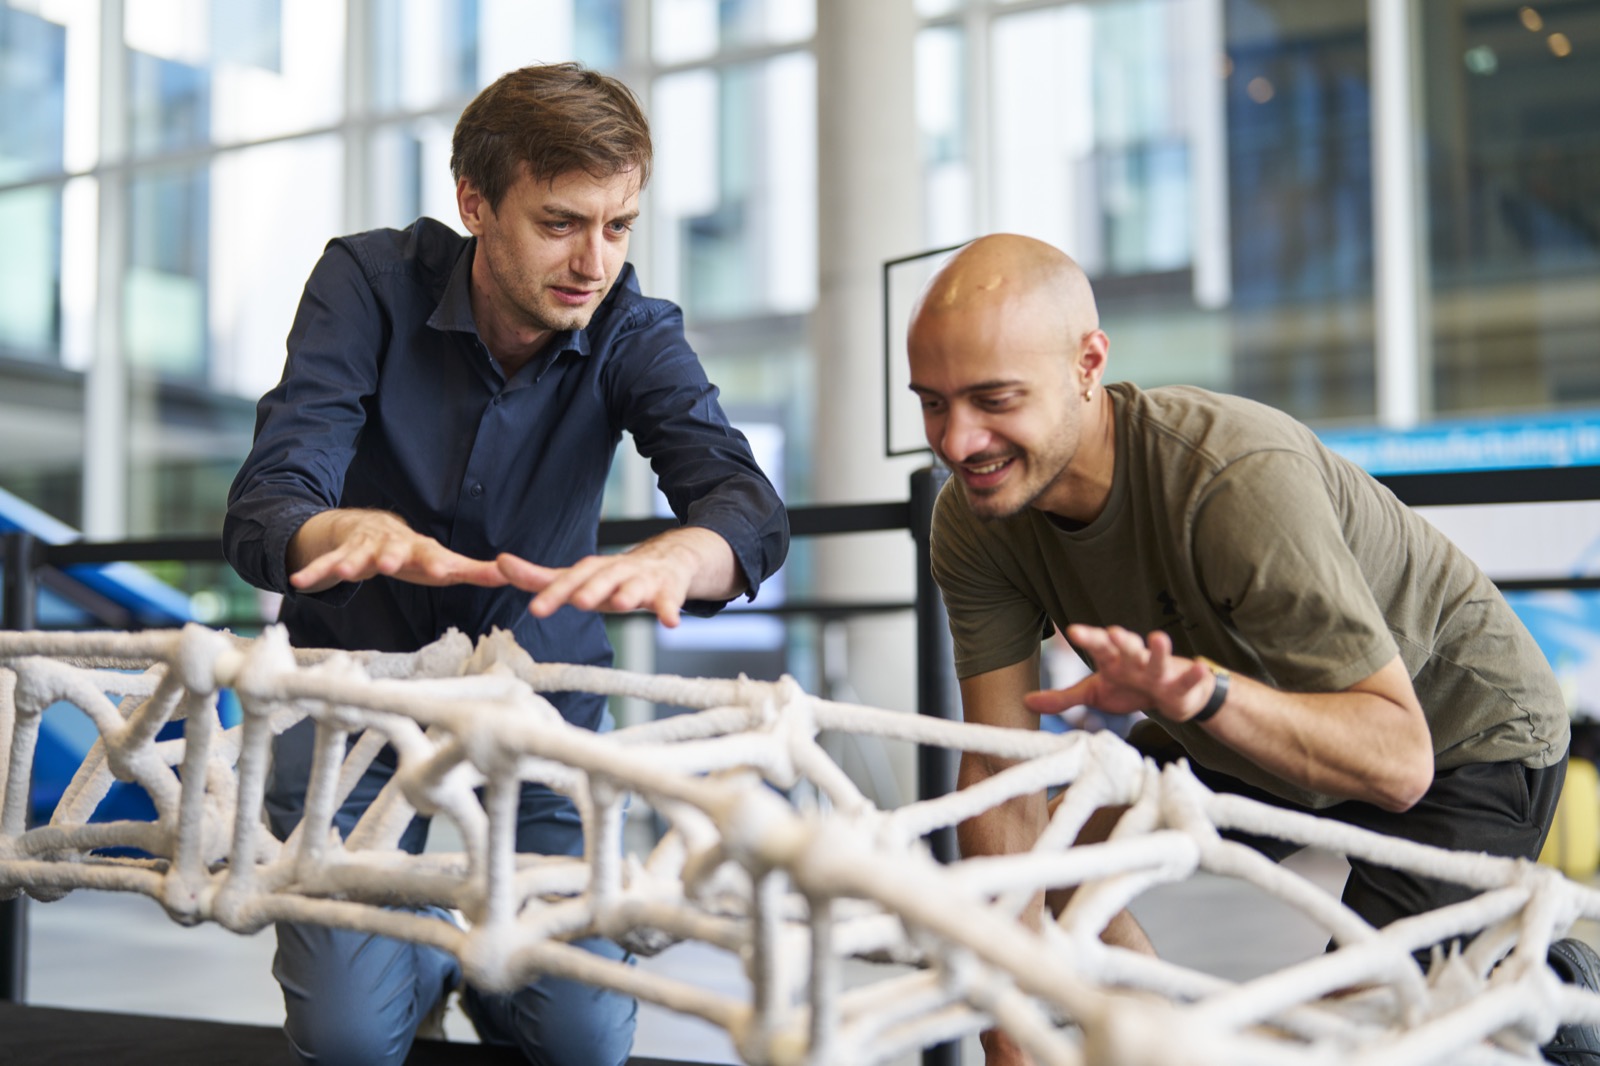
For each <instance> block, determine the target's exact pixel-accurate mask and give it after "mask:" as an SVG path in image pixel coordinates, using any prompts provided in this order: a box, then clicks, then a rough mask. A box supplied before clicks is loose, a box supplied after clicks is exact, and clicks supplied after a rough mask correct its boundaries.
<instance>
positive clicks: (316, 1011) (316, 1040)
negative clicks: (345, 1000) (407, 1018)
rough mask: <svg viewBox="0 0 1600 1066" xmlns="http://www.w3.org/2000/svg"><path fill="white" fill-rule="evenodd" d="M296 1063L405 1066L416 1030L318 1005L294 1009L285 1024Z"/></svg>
mask: <svg viewBox="0 0 1600 1066" xmlns="http://www.w3.org/2000/svg"><path fill="white" fill-rule="evenodd" d="M283 1032H284V1035H286V1036H287V1037H288V1038H289V1046H290V1049H291V1050H292V1051H293V1052H294V1056H295V1059H296V1061H298V1062H301V1063H305V1064H307V1066H312V1064H317V1066H343V1064H345V1063H362V1064H371V1066H401V1064H402V1063H404V1062H405V1060H406V1056H407V1055H408V1054H409V1053H410V1051H411V1042H412V1038H413V1035H414V1030H413V1029H400V1030H396V1028H395V1027H394V1026H388V1025H384V1024H382V1022H381V1021H379V1019H378V1018H376V1017H374V1016H373V1015H371V1014H366V1015H363V1014H362V1013H360V1012H357V1011H346V1010H339V1009H333V1010H330V1009H328V1008H327V1007H326V1006H323V1005H321V1004H318V1005H316V1006H303V1007H302V1008H301V1009H299V1010H295V1009H293V1008H291V1009H290V1010H289V1012H288V1017H287V1019H286V1020H285V1021H284V1023H283Z"/></svg>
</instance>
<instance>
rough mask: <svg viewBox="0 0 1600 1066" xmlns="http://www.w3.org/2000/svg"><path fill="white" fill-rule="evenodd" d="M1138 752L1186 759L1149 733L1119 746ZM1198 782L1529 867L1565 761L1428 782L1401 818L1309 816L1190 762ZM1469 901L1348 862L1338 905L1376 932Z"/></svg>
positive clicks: (1351, 807) (1355, 806) (1445, 886)
mask: <svg viewBox="0 0 1600 1066" xmlns="http://www.w3.org/2000/svg"><path fill="white" fill-rule="evenodd" d="M1129 740H1130V742H1131V743H1132V744H1133V745H1134V747H1136V748H1138V749H1139V750H1140V751H1141V752H1142V753H1144V754H1145V755H1147V756H1149V757H1150V758H1153V759H1155V760H1156V762H1157V763H1159V764H1161V765H1166V764H1167V763H1170V762H1172V761H1173V760H1175V759H1179V758H1187V757H1188V756H1187V753H1186V752H1185V751H1184V749H1183V746H1182V745H1181V744H1179V743H1178V742H1177V741H1176V740H1174V739H1173V738H1172V737H1171V736H1169V735H1168V734H1167V733H1166V732H1165V731H1164V730H1162V729H1159V728H1149V726H1148V725H1147V726H1146V727H1145V728H1141V729H1136V730H1134V733H1133V735H1132V736H1131V737H1130V738H1129ZM1190 767H1191V768H1192V769H1193V771H1194V775H1195V776H1196V777H1197V778H1199V779H1200V781H1201V783H1202V784H1204V785H1205V786H1206V787H1207V788H1209V789H1211V790H1212V791H1214V792H1227V793H1232V794H1234V795H1238V796H1245V797H1247V798H1249V799H1254V800H1260V801H1261V802H1262V803H1269V804H1272V805H1273V806H1275V807H1281V808H1284V809H1285V810H1292V811H1305V812H1306V813H1309V814H1314V815H1317V816H1319V817H1322V818H1332V819H1335V820H1337V821H1340V822H1345V823H1346V824H1349V825H1354V826H1359V827H1361V828H1363V829H1371V830H1373V831H1374V832H1378V833H1384V834H1386V835H1388V836H1393V837H1400V838H1401V839H1404V840H1413V841H1416V842H1417V843H1419V844H1432V845H1435V846H1437V847H1441V848H1449V849H1451V850H1453V851H1482V852H1487V853H1488V854H1490V855H1499V856H1503V857H1505V858H1511V859H1537V858H1538V857H1539V852H1540V850H1541V849H1542V848H1543V847H1544V841H1545V837H1546V836H1548V835H1549V833H1550V823H1551V821H1552V820H1553V819H1554V818H1555V811H1556V802H1557V801H1558V800H1559V799H1560V798H1561V786H1562V784H1563V783H1564V782H1565V781H1566V778H1567V758H1566V756H1565V755H1563V756H1562V757H1561V760H1560V761H1559V762H1557V763H1555V764H1554V765H1552V766H1546V767H1543V768H1540V769H1531V768H1529V767H1526V766H1523V765H1522V764H1521V763H1515V762H1503V763H1468V764H1467V765H1465V766H1458V767H1456V768H1454V769H1451V770H1441V771H1439V772H1438V773H1437V774H1435V775H1434V778H1433V787H1432V788H1430V789H1428V791H1427V792H1426V793H1425V794H1424V795H1423V797H1422V799H1420V800H1418V801H1417V803H1416V805H1415V806H1413V807H1412V808H1411V809H1410V810H1406V811H1400V812H1395V811H1386V810H1384V809H1383V808H1382V807H1376V806H1374V805H1372V804H1370V803H1362V802H1360V801H1358V800H1348V801H1346V802H1344V803H1338V804H1335V805H1333V806H1332V807H1324V808H1322V809H1320V810H1312V809H1310V808H1306V807H1302V806H1300V805H1298V804H1295V803H1290V802H1289V801H1288V800H1284V799H1281V798H1279V797H1277V796H1274V795H1273V794H1272V793H1270V792H1267V791H1265V790H1264V789H1260V788H1256V787H1255V786H1254V785H1249V784H1246V783H1245V782H1243V781H1240V780H1239V779H1238V778H1235V777H1230V776H1229V775H1227V774H1223V773H1218V772H1217V771H1215V770H1209V769H1207V768H1206V767H1203V766H1201V765H1199V764H1198V763H1196V762H1195V761H1194V760H1193V759H1190ZM1223 835H1224V836H1225V837H1227V838H1228V839H1230V840H1237V841H1239V842H1240V843H1243V844H1248V845H1249V846H1250V847H1252V848H1254V849H1256V850H1257V851H1259V852H1261V853H1262V854H1263V855H1266V856H1267V857H1268V858H1270V859H1273V860H1274V861H1279V862H1281V861H1282V860H1284V859H1286V858H1288V857H1289V856H1290V855H1293V854H1294V853H1295V852H1297V851H1299V850H1300V847H1301V845H1299V844H1295V843H1292V842H1290V841H1285V840H1277V839H1274V838H1271V837H1258V836H1255V835H1253V834H1249V833H1238V832H1233V831H1229V832H1226V833H1224V834H1223ZM1477 894H1478V890H1477V889H1474V888H1470V887H1468V886H1466V885H1460V884H1456V883H1455V882H1452V881H1440V880H1437V879H1435V878H1431V877H1419V876H1418V875H1416V874H1413V873H1410V872H1409V871H1406V870H1396V869H1393V868H1391V867H1388V866H1378V865H1374V864H1372V863H1367V862H1363V861H1361V860H1359V859H1351V861H1350V877H1349V879H1348V880H1347V881H1346V882H1345V886H1344V894H1343V896H1342V899H1343V901H1344V903H1345V905H1346V906H1348V907H1349V908H1350V909H1351V910H1353V911H1355V912H1356V913H1357V914H1359V915H1361V917H1363V918H1365V919H1366V920H1367V921H1368V922H1371V923H1372V924H1373V925H1374V926H1376V927H1379V928H1381V927H1383V926H1385V925H1388V924H1389V923H1390V922H1392V921H1394V920H1395V919H1397V918H1406V917H1409V916H1411V915H1414V914H1421V913H1424V912H1426V911H1431V910H1437V909H1438V908H1440V907H1444V906H1447V905H1449V904H1451V903H1459V902H1461V901H1462V900H1465V899H1470V898H1472V897H1473V896H1475V895H1477Z"/></svg>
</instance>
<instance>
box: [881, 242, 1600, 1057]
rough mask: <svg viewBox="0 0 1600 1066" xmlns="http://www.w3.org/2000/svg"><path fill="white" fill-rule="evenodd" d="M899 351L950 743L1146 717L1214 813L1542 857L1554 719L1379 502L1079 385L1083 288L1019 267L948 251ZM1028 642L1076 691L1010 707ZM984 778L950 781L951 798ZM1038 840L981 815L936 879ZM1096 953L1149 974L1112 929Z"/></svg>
mask: <svg viewBox="0 0 1600 1066" xmlns="http://www.w3.org/2000/svg"><path fill="white" fill-rule="evenodd" d="M907 340H908V350H909V354H910V361H911V388H912V391H914V392H915V393H916V394H917V396H918V397H920V399H921V401H922V410H923V420H924V428H925V430H926V432H927V437H928V443H929V445H930V446H931V447H932V448H933V450H934V452H935V454H936V455H938V457H939V458H940V460H942V461H943V462H944V463H945V464H946V465H947V466H948V467H949V468H950V470H951V472H952V474H953V476H952V477H951V479H950V481H949V483H948V484H947V485H946V487H945V489H944V491H943V492H942V493H941V494H940V497H939V500H938V503H937V506H936V509H935V513H934V523H933V569H934V575H935V577H936V578H937V579H938V582H939V585H940V587H941V589H942V590H943V592H944V596H945V601H946V605H947V607H948V610H949V616H950V629H951V633H952V635H953V637H954V644H955V657H956V672H957V676H958V677H959V678H960V684H961V698H962V703H963V707H964V710H965V714H966V718H967V720H968V721H970V722H981V723H985V724H988V725H1001V726H1012V727H1016V728H1025V729H1033V728H1037V726H1038V720H1039V719H1038V716H1039V714H1044V713H1053V712H1058V711H1063V710H1066V709H1068V708H1070V707H1075V706H1081V705H1088V706H1092V707H1094V708H1097V709H1098V710H1100V711H1102V712H1107V713H1110V714H1116V715H1125V714H1133V713H1134V712H1137V711H1142V712H1145V713H1146V714H1147V715H1148V716H1149V717H1148V719H1147V720H1146V721H1144V722H1141V723H1140V724H1139V725H1138V726H1136V727H1135V729H1134V730H1133V733H1132V734H1131V738H1132V739H1133V740H1134V742H1135V744H1136V745H1137V746H1139V747H1141V749H1142V750H1145V751H1146V752H1147V753H1149V754H1152V755H1154V756H1156V757H1157V758H1158V759H1161V760H1163V761H1167V760H1170V759H1173V758H1178V757H1186V758H1188V759H1190V761H1191V763H1192V765H1193V766H1194V768H1195V771H1196V773H1197V774H1198V775H1199V776H1200V778H1201V780H1203V781H1204V782H1205V783H1206V784H1207V785H1208V786H1210V787H1211V788H1213V789H1215V790H1218V791H1227V792H1234V793H1240V794H1243V795H1248V796H1252V797H1255V798H1258V799H1262V800H1265V801H1267V802H1271V803H1275V804H1277V805H1279V806H1283V807H1288V808H1293V809H1299V810H1307V811H1314V812H1316V813H1318V814H1320V815H1323V816H1325V817H1330V818H1336V819H1339V820H1341V821H1344V822H1348V823H1350V824H1352V825H1358V826H1362V827H1365V828H1369V829H1373V830H1376V831H1378V832H1383V833H1388V834H1391V835H1394V836H1400V837H1405V838H1407V839H1411V840H1417V841H1421V842H1424V843H1428V844H1436V845H1439V846H1442V847H1448V848H1455V849H1464V850H1471V851H1486V852H1490V853H1492V854H1496V855H1505V856H1514V857H1524V858H1529V859H1532V858H1536V857H1537V856H1538V854H1539V851H1540V848H1541V847H1542V845H1543V843H1544V839H1545V836H1546V834H1547V832H1548V830H1549V825H1550V821H1551V818H1552V816H1553V814H1554V811H1555V806H1556V801H1557V799H1558V798H1559V796H1560V792H1561V785H1562V781H1563V779H1564V778H1565V775H1566V765H1567V763H1566V760H1567V745H1568V716H1567V711H1566V707H1565V702H1564V700H1563V698H1562V695H1561V692H1560V690H1559V688H1558V686H1557V683H1556V680H1555V678H1554V676H1553V675H1552V674H1551V671H1550V667H1549V665H1548V664H1547V663H1546V662H1545V660H1544V657H1543V655H1542V654H1541V652H1540V651H1539V648H1538V646H1537V645H1536V644H1535V643H1534V641H1533V639H1532V637H1531V636H1529V634H1528V632H1527V630H1526V629H1525V628H1524V627H1523V626H1522V624H1521V623H1520V621H1519V620H1518V619H1517V617H1516V615H1515V614H1514V613H1513V612H1512V611H1511V609H1510V607H1508V606H1507V604H1506V602H1505V600H1504V599H1503V598H1502V597H1501V595H1500V593H1499V592H1498V591H1497V590H1496V589H1495V587H1494V585H1493V584H1492V583H1491V582H1490V581H1489V580H1488V579H1487V578H1485V577H1484V575H1483V574H1482V573H1481V572H1480V571H1479V570H1478V568H1477V567H1476V566H1475V565H1473V563H1472V562H1471V561H1470V560H1468V559H1467V558H1466V556H1464V555H1463V554H1462V553H1461V552H1460V551H1459V550H1458V549H1456V547H1455V546H1454V545H1452V544H1451V543H1450V542H1449V541H1448V540H1447V539H1446V538H1445V537H1444V536H1443V535H1441V534H1440V533H1439V532H1438V531H1437V530H1435V529H1434V528H1433V527H1432V526H1431V525H1429V524H1428V523H1427V522H1426V521H1424V520H1423V519H1422V518H1420V517H1419V516H1417V515H1416V514H1415V513H1414V512H1412V511H1411V510H1409V509H1408V508H1406V507H1405V506H1404V505H1402V504H1401V503H1400V502H1399V501H1398V500H1396V499H1395V497H1394V496H1393V495H1392V494H1390V493H1389V491H1388V490H1387V489H1385V488H1383V487H1382V486H1381V485H1379V484H1378V483H1377V482H1376V481H1374V480H1373V479H1372V478H1371V477H1369V476H1368V475H1367V474H1366V473H1364V472H1363V471H1362V470H1360V469H1359V468H1357V467H1356V466H1354V465H1353V464H1351V463H1349V462H1347V461H1346V460H1344V459H1342V458H1340V457H1339V456H1337V455H1334V454H1333V453H1332V452H1330V451H1329V450H1328V449H1327V448H1325V447H1323V445H1322V444H1321V443H1320V442H1319V441H1318V440H1317V438H1316V436H1315V435H1314V434H1313V433H1312V432H1311V431H1310V430H1309V429H1307V428H1306V427H1304V426H1302V425H1301V424H1299V423H1298V422H1296V421H1294V420H1293V419H1291V418H1289V417H1288V416H1287V415H1284V414H1283V413H1281V412H1279V411H1275V410H1273V409H1271V408H1268V407H1264V406H1262V405H1260V404H1257V403H1253V402H1251V401H1248V400H1242V399H1239V398H1237V397H1231V396H1222V395H1217V394H1215V393H1210V392H1206V391H1204V390H1201V389H1197V388H1190V387H1186V386H1172V387H1166V388H1157V389H1150V390H1141V389H1139V388H1137V387H1135V386H1134V385H1132V384H1129V383H1127V382H1117V383H1114V384H1110V385H1107V384H1104V383H1103V382H1104V378H1105V376H1106V372H1107V367H1108V361H1109V353H1110V347H1111V342H1110V340H1109V339H1108V338H1107V336H1106V334H1105V333H1104V332H1103V331H1102V330H1101V329H1100V323H1099V316H1098V314H1097V312H1096V309H1095V302H1094V294H1093V292H1092V290H1091V288H1090V285H1089V282H1088V280H1087V278H1085V276H1084V274H1083V271H1082V270H1081V269H1079V267H1078V265H1077V264H1076V263H1075V262H1073V261H1072V259H1070V258H1069V257H1068V256H1066V255H1065V254H1064V253H1062V252H1061V251H1059V250H1057V249H1056V248H1053V247H1051V246H1050V245H1048V244H1044V243H1042V242H1040V241H1036V240H1031V239H1029V238H1026V237H1020V236H1014V235H997V236H990V237H985V238H982V239H980V240H977V241H974V242H973V243H972V244H970V245H967V246H966V247H965V248H963V249H962V250H961V251H959V252H957V253H956V255H955V256H953V257H952V258H951V259H950V260H949V262H948V263H947V264H946V265H945V266H944V267H943V268H942V269H941V270H940V271H939V272H938V273H937V274H935V275H934V277H933V278H932V279H931V280H930V282H929V283H928V285H927V287H926V289H925V290H924V291H923V293H922V295H921V297H920V298H919V300H918V303H917V307H916V309H915V311H914V313H913V316H912V322H911V326H910V331H909V335H908V338H907ZM1052 626H1053V627H1055V628H1056V629H1058V630H1060V631H1062V632H1064V633H1065V634H1066V637H1067V639H1068V640H1069V641H1070V642H1071V643H1072V645H1073V646H1074V647H1075V648H1076V649H1077V651H1078V652H1079V654H1080V655H1081V656H1082V657H1083V658H1084V660H1085V662H1086V663H1090V664H1092V666H1093V670H1094V672H1093V673H1091V674H1090V675H1089V676H1088V677H1086V678H1084V679H1083V680H1082V681H1080V682H1078V683H1077V684H1074V685H1072V686H1071V687H1069V688H1065V689H1061V690H1058V691H1042V692H1041V691H1034V690H1035V689H1037V688H1038V687H1039V676H1040V674H1039V654H1040V641H1041V636H1042V635H1044V634H1047V633H1049V631H1050V627H1052ZM1007 765H1008V764H1007V763H1006V761H1004V760H1001V759H996V758H993V757H989V756H983V755H972V754H969V755H967V756H966V757H965V758H964V759H963V761H962V764H961V770H960V783H961V785H962V787H966V786H970V785H974V784H977V783H979V782H981V781H983V780H985V779H986V778H988V777H990V776H991V775H993V774H995V773H998V772H999V771H1001V770H1003V769H1005V767H1006V766H1007ZM1114 813H1115V812H1103V814H1105V815H1106V816H1105V817H1101V818H1097V819H1096V820H1095V821H1094V822H1092V823H1091V825H1090V827H1089V829H1088V830H1087V831H1086V837H1088V838H1092V839H1098V838H1101V837H1103V834H1104V833H1105V832H1108V831H1109V828H1110V826H1111V824H1112V823H1113V822H1114ZM1045 817H1046V810H1045V800H1044V797H1043V796H1042V795H1040V796H1033V797H1031V798H1028V799H1026V800H1021V801H1017V802H1014V803H1012V804H1010V805H1008V806H1005V807H1002V808H999V809H996V810H994V811H991V812H990V813H988V814H985V815H983V816H981V817H979V818H976V819H973V820H972V821H970V822H967V823H966V824H964V825H962V826H961V827H960V832H959V837H960V843H961V848H962V851H963V853H964V854H966V855H969V856H971V855H986V854H999V853H1007V852H1016V851H1023V850H1026V849H1028V848H1030V847H1031V846H1032V845H1033V843H1034V841H1035V840H1036V838H1037V837H1038V834H1039V832H1040V830H1041V829H1042V828H1043V825H1044V822H1045ZM1248 842H1249V843H1251V844H1252V845H1254V846H1256V847H1258V848H1260V849H1261V850H1263V851H1265V852H1266V853H1267V854H1269V855H1271V856H1272V857H1273V858H1277V859H1281V858H1283V857H1285V856H1286V855H1287V854H1289V853H1290V851H1291V850H1292V849H1290V848H1286V847H1285V846H1284V845H1283V844H1282V843H1281V842H1277V841H1265V840H1259V839H1252V840H1250V841H1248ZM1471 894H1472V893H1471V892H1470V891H1469V890H1468V889H1465V888H1463V887H1462V886H1459V885H1455V884H1448V883H1444V882H1438V881H1433V880H1428V879H1421V878H1417V877H1413V876H1410V875H1408V874H1404V873H1402V872H1399V871H1396V870H1392V869H1388V868H1384V867H1377V866H1371V865H1368V864H1366V863H1361V862H1354V863H1352V869H1351V873H1350V877H1349V879H1348V881H1347V883H1346V885H1345V888H1344V896H1343V898H1344V901H1345V903H1346V904H1348V905H1349V906H1350V907H1351V908H1353V909H1354V910H1355V911H1356V913H1358V914H1360V915H1362V916H1363V917H1364V918H1366V919H1367V920H1368V921H1370V922H1372V923H1373V924H1374V925H1377V926H1383V925H1387V924H1388V923H1389V922H1391V921H1394V920H1395V919H1397V918H1402V917H1405V916H1407V915H1412V914H1417V913H1419V912H1422V911H1426V910H1431V909H1433V908H1436V907H1440V906H1444V905H1446V904H1449V903H1454V902H1457V901H1459V900H1461V899H1464V898H1467V897H1468V896H1469V895H1471ZM1053 902H1054V901H1053ZM1038 918H1039V914H1038V913H1037V912H1035V913H1033V914H1031V915H1029V919H1030V920H1031V921H1037V920H1038ZM1105 938H1106V939H1107V940H1108V941H1110V942H1113V943H1119V944H1122V945H1124V946H1128V947H1134V948H1138V949H1142V950H1148V949H1149V942H1148V941H1147V940H1146V939H1145V938H1144V934H1143V933H1142V931H1140V929H1139V928H1138V926H1137V924H1135V923H1134V922H1133V920H1132V919H1131V918H1130V917H1128V916H1127V915H1122V916H1120V917H1119V919H1118V920H1117V921H1115V922H1113V923H1112V925H1111V927H1109V928H1108V929H1107V931H1106V934H1105ZM1562 948H1563V949H1564V950H1566V951H1568V952H1569V953H1572V954H1575V955H1576V956H1577V958H1578V961H1579V962H1581V964H1582V966H1581V967H1580V968H1586V967H1593V966H1595V965H1600V960H1595V959H1594V957H1593V953H1592V952H1590V953H1588V954H1585V951H1586V949H1585V948H1584V947H1583V945H1581V944H1578V943H1577V942H1575V941H1573V942H1566V941H1563V942H1562ZM1553 961H1555V960H1553ZM1558 1040H1568V1041H1569V1042H1573V1041H1576V1042H1577V1046H1576V1048H1575V1049H1566V1050H1575V1052H1576V1053H1577V1054H1578V1055H1579V1056H1580V1057H1576V1058H1563V1059H1555V1060H1554V1061H1561V1062H1600V1039H1597V1038H1596V1034H1595V1033H1594V1032H1593V1031H1592V1030H1580V1031H1577V1032H1575V1033H1574V1032H1568V1031H1566V1030H1563V1032H1562V1033H1561V1034H1559V1036H1558ZM984 1041H985V1047H986V1049H987V1050H988V1056H989V1062H990V1063H991V1066H997V1064H1000V1063H1007V1062H1014V1061H1015V1062H1020V1061H1023V1060H1022V1059H1021V1058H1020V1056H1019V1054H1018V1052H1017V1049H1016V1047H1015V1046H1014V1045H1012V1044H1011V1042H1010V1041H1009V1040H1008V1039H1007V1038H1006V1037H1005V1036H1004V1035H1003V1034H1001V1033H998V1032H994V1033H989V1034H985V1038H984ZM1562 1050H1563V1049H1561V1048H1555V1047H1552V1048H1551V1049H1547V1053H1549V1052H1552V1051H1555V1052H1561V1051H1562ZM1583 1056H1592V1057H1583Z"/></svg>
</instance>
